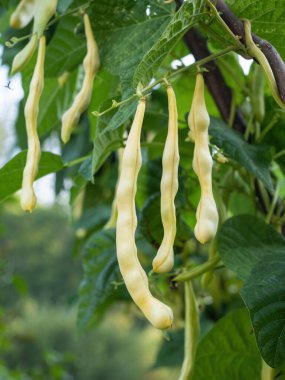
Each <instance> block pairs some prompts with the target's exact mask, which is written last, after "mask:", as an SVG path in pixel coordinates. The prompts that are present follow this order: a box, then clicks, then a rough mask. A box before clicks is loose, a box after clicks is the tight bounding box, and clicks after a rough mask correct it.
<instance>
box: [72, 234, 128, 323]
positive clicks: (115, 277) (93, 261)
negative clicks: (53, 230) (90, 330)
mask: <svg viewBox="0 0 285 380" xmlns="http://www.w3.org/2000/svg"><path fill="white" fill-rule="evenodd" d="M115 247H116V242H115V230H114V229H112V230H101V231H99V232H96V233H94V234H93V235H92V236H91V237H90V238H89V240H88V241H87V243H86V245H85V247H84V250H85V257H84V262H83V266H84V277H83V281H82V283H81V286H80V290H79V309H78V322H79V325H80V326H90V325H92V324H96V323H98V322H99V321H100V320H101V318H102V317H103V315H104V313H105V311H106V310H107V309H108V307H109V306H110V305H111V304H112V303H113V302H114V301H116V300H118V299H125V298H126V297H125V296H126V291H125V287H122V286H120V287H118V288H115V287H114V285H113V284H112V282H113V281H115V282H118V281H121V275H120V272H119V267H118V263H117V257H116V252H115Z"/></svg>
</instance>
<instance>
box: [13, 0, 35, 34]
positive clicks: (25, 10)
mask: <svg viewBox="0 0 285 380" xmlns="http://www.w3.org/2000/svg"><path fill="white" fill-rule="evenodd" d="M35 7H36V0H21V1H20V3H19V4H18V6H17V8H16V9H15V11H14V12H13V13H12V14H11V17H10V26H11V27H12V28H15V29H21V28H24V27H25V26H27V25H28V24H29V22H30V21H31V20H32V18H33V17H34V13H35Z"/></svg>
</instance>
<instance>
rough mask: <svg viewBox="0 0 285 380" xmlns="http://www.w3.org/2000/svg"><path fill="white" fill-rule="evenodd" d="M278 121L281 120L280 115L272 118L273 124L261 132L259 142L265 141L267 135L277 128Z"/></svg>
mask: <svg viewBox="0 0 285 380" xmlns="http://www.w3.org/2000/svg"><path fill="white" fill-rule="evenodd" d="M278 120H279V115H275V116H274V117H273V118H272V120H271V122H270V123H269V124H268V125H267V126H266V127H265V128H264V129H263V130H262V131H261V133H260V136H259V138H258V140H257V142H260V141H262V140H263V139H264V137H265V135H267V133H268V132H270V131H271V129H272V128H273V127H274V126H275V124H276V123H277V121H278Z"/></svg>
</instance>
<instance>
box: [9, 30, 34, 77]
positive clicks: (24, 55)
mask: <svg viewBox="0 0 285 380" xmlns="http://www.w3.org/2000/svg"><path fill="white" fill-rule="evenodd" d="M37 44H38V37H37V36H36V35H35V34H33V35H32V37H31V39H30V41H29V42H28V43H27V45H26V46H25V47H24V48H23V49H22V50H21V51H19V53H18V54H16V55H15V57H14V59H13V62H12V69H11V75H13V74H15V73H17V72H18V71H21V70H22V69H23V68H24V67H25V66H26V65H27V63H28V62H29V61H30V59H31V58H32V56H33V55H34V52H35V50H36V47H37Z"/></svg>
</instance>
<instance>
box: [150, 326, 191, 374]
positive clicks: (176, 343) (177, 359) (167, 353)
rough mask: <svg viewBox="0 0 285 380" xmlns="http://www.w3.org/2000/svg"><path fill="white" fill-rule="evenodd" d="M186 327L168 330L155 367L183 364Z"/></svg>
mask: <svg viewBox="0 0 285 380" xmlns="http://www.w3.org/2000/svg"><path fill="white" fill-rule="evenodd" d="M183 348H184V329H179V330H176V331H171V330H170V331H169V332H167V340H164V341H163V342H162V344H161V347H160V350H159V351H158V354H157V357H156V360H155V363H154V365H153V368H159V367H173V366H177V367H178V366H181V365H182V361H183Z"/></svg>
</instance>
